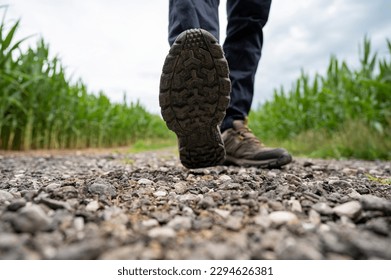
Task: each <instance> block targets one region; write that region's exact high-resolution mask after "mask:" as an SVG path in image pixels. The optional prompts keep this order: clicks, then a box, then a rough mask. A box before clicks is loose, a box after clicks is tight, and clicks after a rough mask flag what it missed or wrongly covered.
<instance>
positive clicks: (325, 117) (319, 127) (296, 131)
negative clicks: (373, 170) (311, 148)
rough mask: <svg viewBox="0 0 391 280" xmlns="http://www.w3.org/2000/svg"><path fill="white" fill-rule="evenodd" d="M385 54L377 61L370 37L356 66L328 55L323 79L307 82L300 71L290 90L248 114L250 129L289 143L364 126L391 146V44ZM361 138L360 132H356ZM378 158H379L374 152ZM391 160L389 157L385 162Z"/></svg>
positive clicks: (387, 154)
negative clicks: (310, 133) (354, 125)
mask: <svg viewBox="0 0 391 280" xmlns="http://www.w3.org/2000/svg"><path fill="white" fill-rule="evenodd" d="M387 47H388V54H387V56H385V57H384V58H382V59H379V58H378V56H377V54H376V53H374V54H373V53H372V51H371V44H370V40H369V39H368V38H366V37H365V38H364V40H363V44H362V45H361V46H360V67H359V68H358V69H354V70H353V69H351V68H350V67H349V66H348V65H347V63H346V62H344V61H339V60H338V59H337V58H336V57H335V56H332V57H331V59H330V63H329V66H328V69H327V72H326V73H325V74H324V75H319V74H316V75H315V77H314V78H313V79H312V80H311V79H310V77H309V76H308V75H307V74H305V73H304V71H302V73H301V76H300V77H299V78H298V79H297V81H296V83H295V85H294V86H293V87H292V89H291V90H290V91H286V90H285V89H284V88H281V89H279V90H275V91H274V97H273V99H272V100H270V101H267V102H265V103H264V104H262V105H260V106H259V107H258V108H257V109H256V110H255V111H254V112H253V113H252V114H251V115H250V119H251V122H250V124H251V127H252V129H253V130H254V131H255V133H256V134H258V135H259V136H261V137H262V138H263V139H266V140H268V139H274V140H275V139H277V140H282V141H283V140H287V139H293V138H294V137H296V136H298V135H300V134H303V133H307V132H308V131H315V132H316V131H318V132H319V133H326V136H330V137H331V135H332V134H334V133H337V132H340V131H342V130H343V129H344V127H345V126H347V125H348V124H347V123H348V122H354V123H356V122H357V121H359V122H360V123H364V124H365V125H366V126H367V127H368V128H369V129H370V130H369V131H371V132H372V133H378V134H380V135H383V136H382V137H383V138H385V139H389V140H388V143H386V144H385V146H384V147H389V146H391V142H390V141H391V140H390V139H391V135H390V133H389V131H390V126H391V109H390V108H391V59H390V58H391V42H390V41H389V40H387ZM357 133H359V132H357ZM375 154H377V153H375ZM388 157H391V154H390V152H385V153H383V158H388Z"/></svg>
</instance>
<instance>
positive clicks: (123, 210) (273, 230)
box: [0, 150, 391, 260]
mask: <svg viewBox="0 0 391 280" xmlns="http://www.w3.org/2000/svg"><path fill="white" fill-rule="evenodd" d="M390 177H391V162H367V161H358V160H347V161H336V160H315V159H302V158H296V159H294V162H293V163H292V164H290V165H288V166H286V167H284V168H282V169H278V170H277V169H273V170H261V169H256V168H240V167H233V166H230V167H226V166H218V167H213V168H205V169H193V170H188V169H186V168H184V167H182V166H181V165H180V163H179V161H178V159H177V155H176V152H175V151H174V150H164V151H158V152H146V153H139V154H126V153H112V152H107V153H105V154H102V153H84V152H83V153H80V152H79V153H76V152H68V153H56V154H47V153H45V152H40V153H33V154H26V153H22V154H10V153H2V154H0V259H388V260H390V259H391V185H390V184H389V183H388V182H387V181H385V180H384V181H381V178H386V179H389V178H390ZM373 178H378V179H376V180H375V179H373Z"/></svg>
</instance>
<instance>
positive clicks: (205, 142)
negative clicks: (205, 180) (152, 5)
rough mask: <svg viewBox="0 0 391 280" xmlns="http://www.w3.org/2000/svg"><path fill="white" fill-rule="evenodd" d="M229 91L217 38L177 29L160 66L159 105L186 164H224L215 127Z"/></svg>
mask: <svg viewBox="0 0 391 280" xmlns="http://www.w3.org/2000/svg"><path fill="white" fill-rule="evenodd" d="M230 91H231V82H230V80H229V70H228V63H227V61H226V59H225V57H224V54H223V50H222V48H221V46H220V45H219V44H218V42H217V40H216V38H214V37H213V35H212V34H210V33H209V32H207V31H205V30H202V29H189V30H186V31H184V32H183V33H181V34H180V35H179V36H178V38H177V39H176V41H175V42H174V44H173V45H172V47H171V49H170V52H169V54H168V55H167V57H166V60H165V62H164V65H163V73H162V75H161V79H160V94H159V103H160V107H161V112H162V116H163V119H164V120H165V121H166V124H167V126H168V128H169V129H171V130H172V131H174V132H175V133H176V135H177V137H178V145H179V155H180V160H181V162H182V164H183V165H184V166H185V167H187V168H200V167H207V166H214V165H218V164H221V163H223V162H224V159H225V150H224V144H223V141H222V138H221V133H220V129H219V127H220V124H221V122H222V120H223V118H224V116H225V111H226V109H227V106H228V104H229V95H230Z"/></svg>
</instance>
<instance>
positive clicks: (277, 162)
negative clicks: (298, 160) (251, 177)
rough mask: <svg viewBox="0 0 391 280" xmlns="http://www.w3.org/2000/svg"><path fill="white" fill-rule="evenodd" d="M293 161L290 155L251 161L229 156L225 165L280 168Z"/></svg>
mask: <svg viewBox="0 0 391 280" xmlns="http://www.w3.org/2000/svg"><path fill="white" fill-rule="evenodd" d="M291 161H292V156H291V155H290V154H283V155H281V156H280V157H279V158H275V159H267V160H249V159H244V158H235V157H232V156H229V155H227V158H226V161H225V162H224V165H237V166H244V167H250V166H253V167H258V168H265V169H266V168H267V169H272V168H280V167H282V166H284V165H286V164H288V163H290V162H291Z"/></svg>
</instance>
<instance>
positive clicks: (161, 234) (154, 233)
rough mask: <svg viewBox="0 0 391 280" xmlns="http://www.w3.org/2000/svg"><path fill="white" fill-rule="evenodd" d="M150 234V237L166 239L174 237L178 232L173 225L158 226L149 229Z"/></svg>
mask: <svg viewBox="0 0 391 280" xmlns="http://www.w3.org/2000/svg"><path fill="white" fill-rule="evenodd" d="M148 236H149V237H150V238H156V239H159V240H163V241H165V240H167V239H171V238H174V237H175V236H176V233H175V230H174V229H172V228H171V227H158V228H153V229H151V230H149V231H148Z"/></svg>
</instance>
